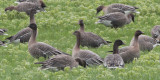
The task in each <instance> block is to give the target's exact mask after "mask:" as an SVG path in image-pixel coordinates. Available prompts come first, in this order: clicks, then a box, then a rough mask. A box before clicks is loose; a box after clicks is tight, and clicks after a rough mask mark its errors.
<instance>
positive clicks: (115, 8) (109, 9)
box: [97, 3, 139, 14]
mask: <svg viewBox="0 0 160 80" xmlns="http://www.w3.org/2000/svg"><path fill="white" fill-rule="evenodd" d="M136 9H138V8H137V7H134V6H130V5H125V4H119V3H114V4H111V5H109V6H103V5H102V6H99V7H98V8H97V14H98V13H99V12H100V11H102V10H103V12H104V14H108V13H113V12H121V11H124V12H132V13H139V12H137V11H136Z"/></svg>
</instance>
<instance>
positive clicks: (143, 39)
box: [130, 35, 157, 51]
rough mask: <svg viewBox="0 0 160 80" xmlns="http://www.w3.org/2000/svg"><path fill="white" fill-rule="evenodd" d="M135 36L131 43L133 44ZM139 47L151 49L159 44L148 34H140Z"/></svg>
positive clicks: (143, 49)
mask: <svg viewBox="0 0 160 80" xmlns="http://www.w3.org/2000/svg"><path fill="white" fill-rule="evenodd" d="M133 42H134V38H133V39H132V40H131V43H130V44H133ZM138 42H139V48H140V50H141V51H151V50H152V49H153V48H154V47H156V46H157V44H156V40H155V39H153V38H152V37H150V36H147V35H140V36H139V37H138Z"/></svg>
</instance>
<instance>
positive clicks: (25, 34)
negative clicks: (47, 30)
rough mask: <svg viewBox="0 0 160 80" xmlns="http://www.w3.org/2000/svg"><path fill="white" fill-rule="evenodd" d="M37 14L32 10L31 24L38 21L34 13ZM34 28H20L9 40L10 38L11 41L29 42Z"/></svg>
mask: <svg viewBox="0 0 160 80" xmlns="http://www.w3.org/2000/svg"><path fill="white" fill-rule="evenodd" d="M35 14H36V11H35V10H31V12H30V24H31V23H36V22H35V17H34V15H35ZM31 32H32V29H30V28H29V27H27V28H24V29H22V30H20V31H19V32H18V33H17V34H16V35H14V36H11V37H8V38H7V40H9V41H10V42H11V43H12V42H13V43H19V42H20V43H25V42H28V41H29V39H30V37H31Z"/></svg>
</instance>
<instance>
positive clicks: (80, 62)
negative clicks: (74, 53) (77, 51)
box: [75, 58, 86, 67]
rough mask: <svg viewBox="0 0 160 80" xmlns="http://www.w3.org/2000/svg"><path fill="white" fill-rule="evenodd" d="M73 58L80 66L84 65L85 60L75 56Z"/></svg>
mask: <svg viewBox="0 0 160 80" xmlns="http://www.w3.org/2000/svg"><path fill="white" fill-rule="evenodd" d="M75 60H76V62H78V64H79V65H80V66H83V67H86V62H85V61H84V60H82V59H79V58H76V59H75Z"/></svg>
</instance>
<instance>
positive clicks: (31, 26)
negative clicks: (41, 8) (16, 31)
mask: <svg viewBox="0 0 160 80" xmlns="http://www.w3.org/2000/svg"><path fill="white" fill-rule="evenodd" d="M28 27H30V28H31V29H32V30H37V25H36V24H35V23H32V24H30V25H29V26H28Z"/></svg>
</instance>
